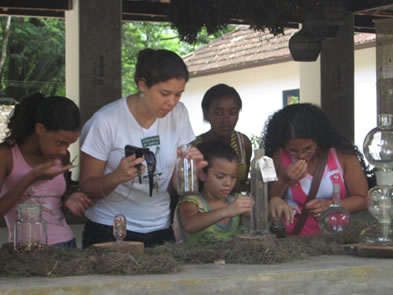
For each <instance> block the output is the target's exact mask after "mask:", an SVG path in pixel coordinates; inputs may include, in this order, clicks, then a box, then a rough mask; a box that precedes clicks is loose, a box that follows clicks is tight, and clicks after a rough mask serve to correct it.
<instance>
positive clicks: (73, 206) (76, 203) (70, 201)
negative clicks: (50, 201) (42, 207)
mask: <svg viewBox="0 0 393 295" xmlns="http://www.w3.org/2000/svg"><path fill="white" fill-rule="evenodd" d="M92 204H93V202H92V201H91V200H90V199H89V198H88V197H87V196H86V195H85V194H84V193H82V192H75V193H73V194H71V195H70V196H69V197H68V198H67V199H66V200H65V202H64V207H66V208H67V209H68V210H70V211H71V212H72V214H74V215H76V216H81V215H84V214H85V212H86V209H87V208H88V207H89V206H91V205H92Z"/></svg>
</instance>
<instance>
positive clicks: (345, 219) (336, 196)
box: [319, 183, 351, 233]
mask: <svg viewBox="0 0 393 295" xmlns="http://www.w3.org/2000/svg"><path fill="white" fill-rule="evenodd" d="M340 199H341V198H340V184H339V183H333V199H332V200H333V202H332V204H331V205H330V206H329V207H328V208H327V209H326V210H325V211H323V212H322V213H321V216H320V217H319V227H320V229H321V231H322V232H324V233H332V232H341V231H343V230H344V227H345V225H347V224H348V223H349V222H351V215H350V214H349V212H348V210H346V209H345V208H344V207H342V206H341V205H340Z"/></svg>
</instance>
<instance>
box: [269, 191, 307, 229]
mask: <svg viewBox="0 0 393 295" xmlns="http://www.w3.org/2000/svg"><path fill="white" fill-rule="evenodd" d="M269 211H270V214H271V216H272V218H273V219H275V220H278V219H280V218H281V216H282V215H284V217H285V220H286V225H289V224H291V223H293V221H294V218H295V213H294V211H296V212H297V213H299V214H300V213H301V212H300V210H299V208H298V207H297V206H289V205H288V203H287V202H285V201H284V200H283V199H281V198H280V197H277V196H275V197H272V198H271V199H270V201H269Z"/></svg>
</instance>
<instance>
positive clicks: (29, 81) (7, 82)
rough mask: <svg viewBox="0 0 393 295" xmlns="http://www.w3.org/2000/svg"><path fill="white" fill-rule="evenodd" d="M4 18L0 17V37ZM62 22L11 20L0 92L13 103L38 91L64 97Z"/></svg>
mask: <svg viewBox="0 0 393 295" xmlns="http://www.w3.org/2000/svg"><path fill="white" fill-rule="evenodd" d="M5 20H6V18H5V17H1V18H0V22H1V32H0V33H1V35H3V33H4V32H3V31H4V23H5ZM64 60H65V59H64V21H63V20H60V19H43V18H21V17H13V18H12V21H11V33H10V39H9V43H8V49H7V59H6V63H5V70H4V74H3V76H2V77H1V81H0V82H1V91H2V93H4V95H5V96H7V97H13V98H15V99H17V100H19V99H20V98H22V97H24V96H26V95H28V94H31V93H33V92H37V91H41V92H42V93H44V94H46V95H64V94H65V83H64V80H65V74H64V67H65V65H64Z"/></svg>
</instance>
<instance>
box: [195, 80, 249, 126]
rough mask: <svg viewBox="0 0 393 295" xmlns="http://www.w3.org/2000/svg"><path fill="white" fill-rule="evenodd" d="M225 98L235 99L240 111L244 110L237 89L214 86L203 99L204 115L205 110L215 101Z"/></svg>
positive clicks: (226, 86)
mask: <svg viewBox="0 0 393 295" xmlns="http://www.w3.org/2000/svg"><path fill="white" fill-rule="evenodd" d="M223 96H231V97H233V98H234V99H235V101H236V103H237V105H238V107H239V111H240V110H241V109H242V99H241V98H240V95H239V93H238V92H237V91H236V89H235V88H233V87H231V86H228V85H226V84H217V85H214V86H213V87H210V88H209V89H208V90H207V91H206V93H205V95H204V96H203V98H202V103H201V106H202V110H203V113H205V110H208V109H209V107H210V105H211V103H212V102H213V101H214V100H215V99H217V98H220V97H223ZM205 120H206V119H205Z"/></svg>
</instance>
